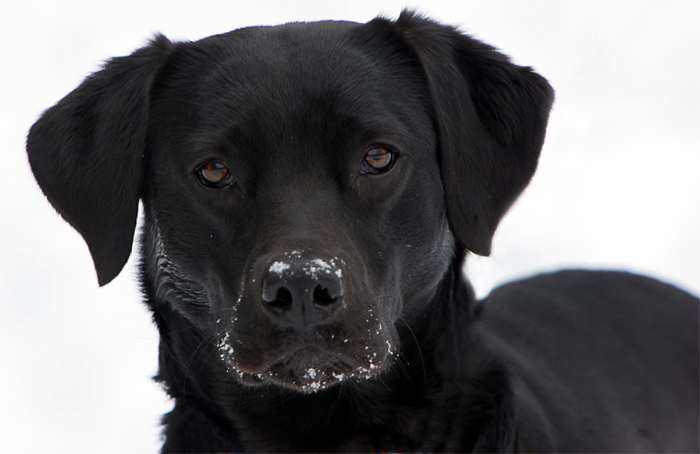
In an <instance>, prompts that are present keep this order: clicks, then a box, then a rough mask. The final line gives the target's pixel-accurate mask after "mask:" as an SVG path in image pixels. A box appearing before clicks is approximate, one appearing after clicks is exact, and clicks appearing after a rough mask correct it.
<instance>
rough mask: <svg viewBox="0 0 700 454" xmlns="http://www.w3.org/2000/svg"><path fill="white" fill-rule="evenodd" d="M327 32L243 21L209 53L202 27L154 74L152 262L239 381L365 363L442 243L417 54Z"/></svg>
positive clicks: (427, 283) (288, 380)
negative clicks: (372, 49)
mask: <svg viewBox="0 0 700 454" xmlns="http://www.w3.org/2000/svg"><path fill="white" fill-rule="evenodd" d="M341 30H342V26H341ZM337 31H338V30H337V27H330V30H329V25H328V24H316V25H315V26H308V25H307V26H304V27H302V26H298V25H288V26H283V27H277V28H274V29H253V30H243V31H239V32H234V33H232V34H231V35H229V38H228V42H229V43H230V44H229V46H228V47H227V48H226V50H225V51H223V52H222V50H221V48H220V46H218V45H217V44H218V43H217V38H214V39H212V40H209V41H205V42H202V43H199V46H197V47H196V48H194V49H193V48H189V47H188V48H182V49H181V50H180V51H179V52H180V53H179V54H178V53H177V52H176V53H175V54H174V55H173V56H172V57H171V58H172V59H173V60H175V61H178V62H180V61H182V62H190V61H192V62H197V63H192V64H190V63H178V64H177V65H174V68H173V69H172V70H166V71H165V72H164V75H163V76H162V77H161V78H160V79H159V81H158V84H157V85H156V87H155V91H154V93H155V96H154V101H153V103H152V105H151V119H150V123H151V125H155V126H154V127H153V128H152V131H150V133H149V139H150V143H149V149H148V153H147V156H148V165H147V169H148V170H147V174H146V178H145V184H146V192H147V194H149V196H148V197H146V198H145V199H144V201H145V208H146V213H147V218H148V226H149V227H148V228H149V232H150V233H149V234H150V235H152V236H153V239H154V240H155V241H153V244H155V245H157V247H156V250H155V251H154V253H155V255H157V256H158V257H160V259H159V260H157V261H150V262H149V263H150V264H151V265H152V267H160V270H158V269H155V268H154V269H152V271H151V272H152V273H153V275H154V276H155V278H156V279H158V280H159V281H160V282H159V284H158V285H157V286H158V288H160V289H162V291H164V293H165V294H163V295H161V296H162V297H163V298H164V299H165V300H167V301H169V302H171V303H172V304H173V305H174V306H175V307H176V308H177V310H178V311H180V312H181V313H182V315H184V316H186V317H187V318H189V319H190V320H191V321H192V322H193V323H194V324H196V325H197V326H198V327H199V328H200V329H202V330H205V331H207V332H212V333H215V335H216V342H217V345H218V347H219V350H220V358H221V360H222V367H226V368H228V369H229V370H230V372H231V374H232V376H234V377H237V378H238V379H240V380H241V381H242V382H244V383H246V384H257V383H263V382H272V383H276V384H280V385H283V386H288V387H293V388H295V389H300V390H306V391H313V390H318V389H322V388H324V387H326V386H329V385H331V384H333V383H335V382H337V381H339V380H343V379H345V378H349V377H353V376H360V377H369V376H371V375H373V374H375V373H376V372H378V371H380V370H381V369H382V368H383V367H384V365H385V364H387V363H388V362H389V359H390V357H391V356H392V354H395V353H397V351H398V350H397V349H398V339H397V335H396V329H395V328H394V324H395V323H396V321H397V319H398V318H399V317H400V316H401V314H402V313H403V311H404V310H405V306H409V307H410V306H414V305H420V304H427V303H429V302H430V295H431V294H434V293H435V288H436V286H437V285H438V283H439V281H440V279H441V277H442V276H443V275H444V273H445V270H446V269H447V266H448V264H449V262H450V260H451V256H452V253H453V249H454V240H453V237H452V234H451V232H450V230H449V227H448V223H447V218H446V214H445V206H444V205H445V203H444V200H445V198H444V192H443V187H442V180H441V178H440V169H439V166H438V160H437V156H436V135H435V130H434V128H433V124H432V120H431V112H430V99H429V92H428V90H427V87H426V84H425V81H424V76H423V75H422V74H421V72H420V68H419V67H417V66H415V65H413V66H411V62H410V61H407V59H406V58H405V57H403V56H402V55H401V54H400V53H397V54H396V55H395V57H394V58H388V59H384V60H377V59H376V58H373V57H372V56H370V55H368V54H367V53H361V52H358V49H361V48H362V47H361V45H360V44H358V43H357V42H356V41H357V40H355V42H353V39H352V37H351V36H337ZM239 35H240V36H239ZM321 38H325V40H326V42H323V41H322V40H321ZM195 51H196V52H197V53H198V56H199V59H200V60H195V59H194V58H192V53H193V52H195ZM206 53H210V54H211V57H209V56H207V57H204V58H202V54H206ZM202 60H203V61H204V62H205V65H206V66H204V67H202V63H201V61H202ZM193 74H195V75H194V76H192V75H193ZM417 263H420V266H416V264H417Z"/></svg>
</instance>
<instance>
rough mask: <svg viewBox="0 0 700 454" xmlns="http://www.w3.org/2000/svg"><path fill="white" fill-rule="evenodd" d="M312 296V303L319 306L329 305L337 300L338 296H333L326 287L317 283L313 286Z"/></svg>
mask: <svg viewBox="0 0 700 454" xmlns="http://www.w3.org/2000/svg"><path fill="white" fill-rule="evenodd" d="M313 298H314V303H316V304H318V305H319V306H330V305H331V304H333V303H335V302H336V301H338V297H333V296H332V295H331V293H330V292H329V291H328V288H327V287H324V286H322V285H317V286H316V287H315V288H314V294H313Z"/></svg>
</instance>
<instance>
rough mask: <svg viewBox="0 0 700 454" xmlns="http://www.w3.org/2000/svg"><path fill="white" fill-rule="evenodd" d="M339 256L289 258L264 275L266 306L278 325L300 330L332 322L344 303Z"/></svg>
mask: <svg viewBox="0 0 700 454" xmlns="http://www.w3.org/2000/svg"><path fill="white" fill-rule="evenodd" d="M336 261H337V259H331V260H324V259H321V258H314V259H310V260H309V259H302V258H300V257H285V258H284V259H280V260H275V261H273V262H272V263H271V264H270V266H269V267H268V269H267V270H266V271H265V273H264V275H263V281H262V307H263V310H264V311H265V313H267V315H268V316H269V317H270V318H271V319H272V320H273V321H274V322H275V323H277V324H278V325H280V326H285V327H293V328H297V329H300V330H303V329H306V328H309V327H313V326H318V325H324V324H327V323H329V322H330V321H331V320H332V319H333V318H334V317H335V315H336V314H337V313H338V311H339V310H340V309H341V308H342V307H343V306H344V304H345V301H344V296H345V285H344V280H343V270H342V268H340V267H338V266H337V263H336Z"/></svg>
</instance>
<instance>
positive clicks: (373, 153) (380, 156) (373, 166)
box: [362, 146, 395, 174]
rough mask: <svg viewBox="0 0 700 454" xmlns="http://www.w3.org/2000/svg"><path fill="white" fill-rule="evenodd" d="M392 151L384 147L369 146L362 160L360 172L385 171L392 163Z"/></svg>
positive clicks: (393, 158)
mask: <svg viewBox="0 0 700 454" xmlns="http://www.w3.org/2000/svg"><path fill="white" fill-rule="evenodd" d="M394 160H395V157H394V153H393V152H392V151H391V150H389V149H388V148H385V147H380V146H376V147H372V148H370V149H369V150H368V151H367V153H365V156H364V158H363V160H362V172H363V173H371V174H378V173H383V172H386V171H387V170H389V169H390V168H391V166H392V165H393V164H394Z"/></svg>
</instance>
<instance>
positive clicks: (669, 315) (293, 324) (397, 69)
mask: <svg viewBox="0 0 700 454" xmlns="http://www.w3.org/2000/svg"><path fill="white" fill-rule="evenodd" d="M552 101H553V91H552V89H551V87H550V86H549V84H548V83H547V81H546V80H545V79H544V78H542V77H541V76H539V75H538V74H535V73H534V72H533V71H532V70H531V69H530V68H527V67H520V66H516V65H514V64H513V63H511V62H510V61H509V59H508V58H507V57H506V56H504V55H503V54H501V53H499V52H497V51H496V50H495V49H494V48H492V47H490V46H488V45H486V44H483V43H481V42H479V41H477V40H475V39H472V38H470V37H469V36H466V35H464V34H461V33H460V32H458V31H457V30H455V29H454V28H451V27H447V26H444V25H440V24H438V23H435V22H432V21H430V20H428V19H426V18H423V17H420V16H418V15H416V14H414V13H410V12H404V13H403V14H402V15H401V16H400V17H399V18H398V19H397V20H396V21H390V20H386V19H383V18H378V19H375V20H373V21H371V22H369V23H367V24H356V23H349V22H319V23H294V24H287V25H282V26H279V27H255V28H245V29H241V30H237V31H234V32H231V33H227V34H223V35H218V36H213V37H210V38H206V39H203V40H201V41H198V42H179V43H172V42H170V41H168V40H167V39H166V38H165V37H163V36H158V37H156V38H155V39H154V40H153V41H152V42H150V44H149V45H147V46H146V47H144V48H142V49H140V50H137V51H136V52H134V53H133V54H132V55H130V56H127V57H122V58H115V59H113V60H110V61H109V62H108V63H107V64H106V65H105V67H104V68H103V69H102V70H101V71H99V72H97V73H96V74H94V75H92V76H90V77H88V78H87V79H86V80H85V81H84V82H83V84H82V85H80V87H78V88H77V89H76V90H75V91H73V92H72V93H70V94H69V95H68V96H66V97H65V98H64V99H63V100H61V101H60V102H59V103H58V104H57V105H56V106H54V107H52V108H51V109H49V110H48V111H47V112H46V113H44V115H43V116H42V117H41V118H40V119H39V120H38V121H37V123H36V124H35V125H34V126H33V127H32V129H31V131H30V133H29V138H28V141H27V150H28V153H29V160H30V163H31V166H32V169H33V171H34V174H35V176H36V179H37V181H38V182H39V185H40V186H41V188H42V190H43V191H44V193H45V194H46V196H47V197H48V199H49V200H50V201H51V203H52V204H53V205H54V206H55V207H56V209H57V210H58V212H59V213H60V214H61V215H62V216H63V217H64V218H65V219H66V220H67V221H68V222H69V223H70V224H71V225H72V226H73V227H75V228H76V229H77V230H78V231H79V232H80V233H81V235H82V236H83V237H84V238H85V241H86V242H87V244H88V246H89V248H90V252H91V254H92V257H93V259H94V262H95V267H96V269H97V275H98V278H99V282H100V284H101V285H103V284H106V283H108V282H110V281H111V280H112V279H113V278H114V277H115V276H116V275H117V274H119V272H120V270H121V269H122V267H123V266H124V264H125V262H126V261H127V257H128V256H129V254H130V251H131V247H132V240H133V235H134V228H135V224H136V218H137V211H138V204H139V200H141V201H142V202H143V206H144V211H145V223H144V228H143V234H142V240H141V254H142V257H143V259H142V264H141V279H142V283H143V291H144V293H145V295H146V301H147V304H148V306H149V307H150V309H151V310H152V311H153V317H154V319H155V323H156V324H157V326H158V328H159V331H160V336H161V342H160V372H159V374H158V377H157V379H158V380H159V381H160V382H162V383H163V385H164V387H165V389H166V390H167V392H168V393H169V394H170V396H172V398H173V399H174V401H175V408H174V410H173V411H172V412H171V413H169V414H168V415H166V416H165V418H164V424H165V429H164V446H163V451H165V452H171V451H172V452H215V451H217V452H219V451H229V452H230V451H237V452H240V451H278V452H281V451H296V452H301V451H346V452H347V451H355V452H357V451H373V452H379V451H402V452H415V451H418V452H426V451H453V452H546V451H564V452H575V451H578V452H582V451H585V452H604V451H605V452H622V451H638V452H652V451H653V452H661V451H669V452H698V307H699V302H698V299H697V298H695V297H693V296H691V295H688V294H687V293H684V292H682V291H680V290H678V289H676V288H674V287H671V286H668V285H665V284H662V283H659V282H656V281H653V280H650V279H646V278H642V277H638V276H634V275H630V274H626V273H612V272H586V271H566V272H560V273H556V274H550V275H544V276H539V277H535V278H532V279H528V280H524V281H521V282H516V283H512V284H509V285H506V286H503V287H501V288H498V289H496V290H495V291H493V292H492V294H491V295H490V296H489V297H488V298H486V299H485V300H484V301H477V300H476V299H475V297H474V293H473V291H472V289H471V287H470V285H469V283H468V282H467V281H466V279H465V277H464V276H463V273H462V268H463V265H464V261H465V254H466V252H467V251H471V252H473V253H476V254H481V255H488V254H489V250H490V247H491V238H492V235H493V233H494V230H495V229H496V226H497V224H498V222H499V220H500V218H501V217H502V216H503V214H504V212H505V211H506V210H507V209H508V208H509V206H510V205H511V204H512V203H513V201H514V200H515V199H516V197H517V196H518V195H519V194H520V192H521V191H522V190H523V188H524V187H525V186H526V184H527V183H528V182H529V180H530V178H531V177H532V175H533V172H534V171H535V167H536V165H537V161H538V156H539V153H540V148H541V146H542V143H543V140H544V136H545V128H546V124H547V117H548V114H549V109H550V106H551V104H552Z"/></svg>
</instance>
